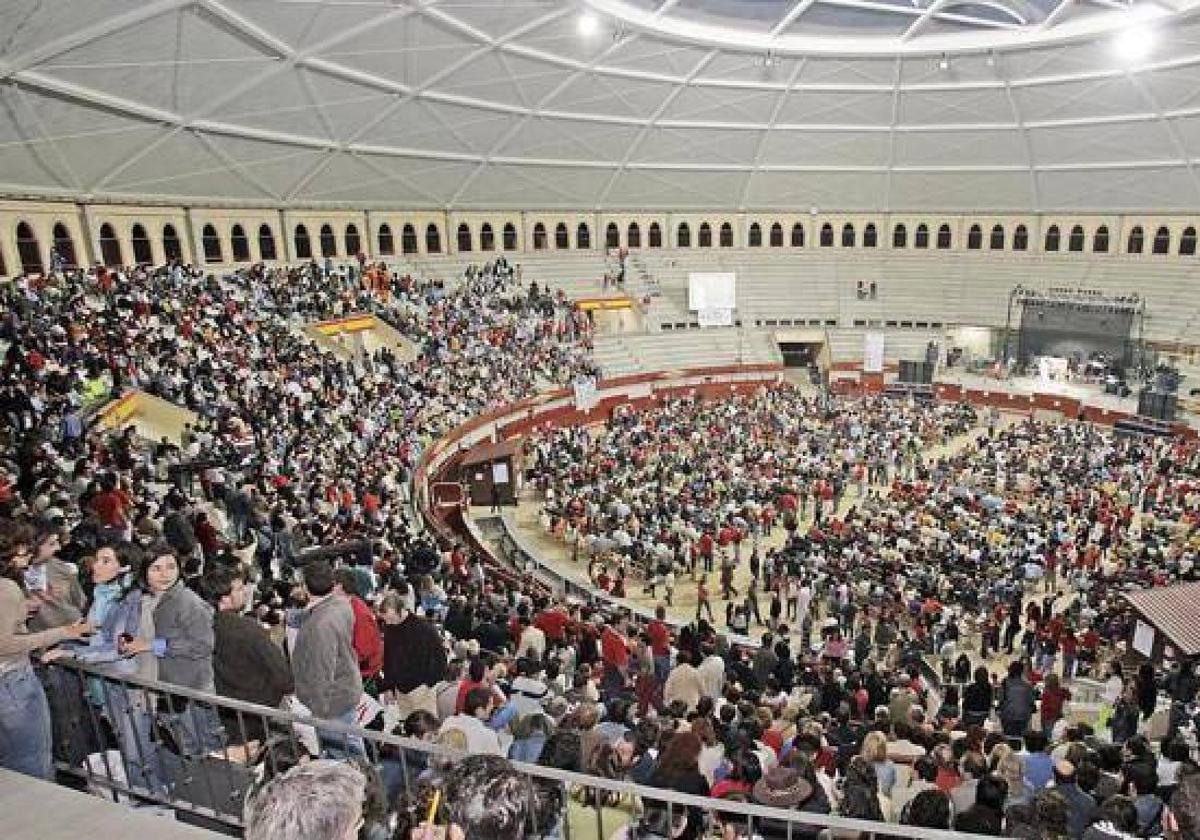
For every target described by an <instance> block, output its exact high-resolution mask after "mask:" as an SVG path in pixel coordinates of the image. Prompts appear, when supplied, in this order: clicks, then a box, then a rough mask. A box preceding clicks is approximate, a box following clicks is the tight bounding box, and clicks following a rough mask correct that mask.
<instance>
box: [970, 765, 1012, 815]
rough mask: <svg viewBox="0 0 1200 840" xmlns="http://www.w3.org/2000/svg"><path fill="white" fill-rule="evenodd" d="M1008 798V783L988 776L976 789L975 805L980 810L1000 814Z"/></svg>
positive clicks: (982, 779) (980, 781) (997, 777)
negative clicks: (986, 809) (990, 810)
mask: <svg viewBox="0 0 1200 840" xmlns="http://www.w3.org/2000/svg"><path fill="white" fill-rule="evenodd" d="M1007 798H1008V782H1006V781H1005V780H1004V779H1002V778H1000V777H999V776H993V775H990V774H989V775H986V776H984V777H983V778H981V779H980V780H979V786H978V787H977V788H975V804H976V806H978V807H980V808H990V809H992V810H993V811H996V812H997V813H999V812H1000V811H1003V810H1004V800H1005V799H1007Z"/></svg>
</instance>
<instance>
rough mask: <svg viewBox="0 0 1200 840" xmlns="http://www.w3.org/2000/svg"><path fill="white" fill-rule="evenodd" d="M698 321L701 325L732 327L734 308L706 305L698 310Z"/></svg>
mask: <svg viewBox="0 0 1200 840" xmlns="http://www.w3.org/2000/svg"><path fill="white" fill-rule="evenodd" d="M696 321H697V322H698V323H699V324H700V326H701V327H732V326H733V310H732V309H718V308H716V307H711V306H710V307H705V308H704V309H698V310H696Z"/></svg>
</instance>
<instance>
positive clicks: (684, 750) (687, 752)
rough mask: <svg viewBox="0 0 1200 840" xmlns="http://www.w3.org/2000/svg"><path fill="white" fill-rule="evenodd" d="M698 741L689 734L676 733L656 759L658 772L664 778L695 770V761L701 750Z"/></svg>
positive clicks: (701, 746) (701, 745)
mask: <svg viewBox="0 0 1200 840" xmlns="http://www.w3.org/2000/svg"><path fill="white" fill-rule="evenodd" d="M703 746H704V745H703V744H701V743H700V739H699V738H697V737H696V736H695V735H694V734H693V733H691V732H677V733H675V734H674V735H672V736H671V739H670V740H669V741H667V744H666V746H665V747H664V748H663V751H662V754H661V755H660V756H659V758H658V772H659V773H661V774H662V775H664V776H667V777H670V776H672V775H677V774H681V773H684V772H687V771H695V770H696V769H697V763H696V762H697V760H698V759H699V758H700V750H701V749H702V748H703Z"/></svg>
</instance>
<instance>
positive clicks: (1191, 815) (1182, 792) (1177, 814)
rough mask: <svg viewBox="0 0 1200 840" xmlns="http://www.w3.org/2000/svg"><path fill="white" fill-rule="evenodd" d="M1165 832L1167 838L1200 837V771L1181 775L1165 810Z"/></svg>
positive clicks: (1171, 839)
mask: <svg viewBox="0 0 1200 840" xmlns="http://www.w3.org/2000/svg"><path fill="white" fill-rule="evenodd" d="M1163 833H1164V834H1165V835H1166V837H1167V840H1189V838H1193V837H1200V773H1188V774H1187V775H1182V774H1181V775H1180V777H1179V784H1178V786H1176V788H1175V793H1174V794H1172V795H1171V801H1170V802H1169V803H1168V806H1167V808H1166V810H1165V811H1164V812H1163Z"/></svg>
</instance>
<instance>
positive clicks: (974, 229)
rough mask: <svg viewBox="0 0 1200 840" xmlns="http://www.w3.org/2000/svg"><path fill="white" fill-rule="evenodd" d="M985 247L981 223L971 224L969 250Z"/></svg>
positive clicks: (968, 240)
mask: <svg viewBox="0 0 1200 840" xmlns="http://www.w3.org/2000/svg"><path fill="white" fill-rule="evenodd" d="M982 247H983V229H982V228H980V227H979V225H971V229H970V230H968V231H967V250H968V251H978V250H979V249H980V248H982Z"/></svg>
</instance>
